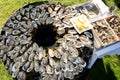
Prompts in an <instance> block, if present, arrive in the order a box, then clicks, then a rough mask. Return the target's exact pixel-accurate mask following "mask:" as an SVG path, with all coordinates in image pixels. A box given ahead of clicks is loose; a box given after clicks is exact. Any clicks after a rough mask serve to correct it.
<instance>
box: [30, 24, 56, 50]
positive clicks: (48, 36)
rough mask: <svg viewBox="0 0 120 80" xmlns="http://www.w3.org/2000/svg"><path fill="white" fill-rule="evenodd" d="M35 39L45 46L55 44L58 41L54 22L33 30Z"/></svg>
mask: <svg viewBox="0 0 120 80" xmlns="http://www.w3.org/2000/svg"><path fill="white" fill-rule="evenodd" d="M32 39H33V41H34V42H36V43H37V44H38V45H39V46H42V47H44V48H46V47H50V46H53V45H54V44H55V42H56V31H55V30H54V26H53V25H52V24H49V25H42V26H39V28H38V29H37V30H35V31H33V38H32Z"/></svg>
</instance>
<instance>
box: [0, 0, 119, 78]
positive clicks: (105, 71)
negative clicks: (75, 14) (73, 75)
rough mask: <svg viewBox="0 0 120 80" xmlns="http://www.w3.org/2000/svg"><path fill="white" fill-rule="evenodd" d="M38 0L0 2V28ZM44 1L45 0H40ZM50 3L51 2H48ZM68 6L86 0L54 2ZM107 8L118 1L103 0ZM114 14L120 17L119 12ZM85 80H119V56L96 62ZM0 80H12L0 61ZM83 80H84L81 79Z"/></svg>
mask: <svg viewBox="0 0 120 80" xmlns="http://www.w3.org/2000/svg"><path fill="white" fill-rule="evenodd" d="M36 1H40V0H0V26H1V27H2V26H3V25H4V24H5V22H6V20H7V19H8V18H9V16H10V15H11V14H12V13H13V12H15V11H16V10H18V9H19V8H21V7H22V6H24V5H26V4H28V3H31V2H36ZM41 1H45V0H41ZM49 1H52V0H49ZM54 1H58V2H61V3H65V4H68V5H74V4H80V3H83V2H85V1H88V0H54ZM104 2H105V3H106V4H107V5H108V6H112V5H117V4H118V2H120V0H104ZM116 13H117V14H118V15H120V10H119V9H117V11H116ZM84 77H85V80H120V56H116V55H114V56H105V57H104V58H103V59H102V60H98V61H97V62H96V63H95V64H94V66H93V67H92V69H91V70H89V71H88V73H87V74H86V75H85V76H84ZM0 80H12V78H11V76H10V75H9V74H8V73H7V71H6V69H5V68H4V66H3V64H2V62H1V60H0ZM81 80H84V79H81Z"/></svg>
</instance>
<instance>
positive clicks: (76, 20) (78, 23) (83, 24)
mask: <svg viewBox="0 0 120 80" xmlns="http://www.w3.org/2000/svg"><path fill="white" fill-rule="evenodd" d="M70 21H71V23H72V24H73V26H74V28H75V29H76V30H77V32H78V33H79V34H81V33H82V32H84V31H86V30H89V29H92V28H93V26H92V25H91V23H90V22H89V20H88V19H87V17H86V16H85V15H80V16H77V17H73V18H71V19H70Z"/></svg>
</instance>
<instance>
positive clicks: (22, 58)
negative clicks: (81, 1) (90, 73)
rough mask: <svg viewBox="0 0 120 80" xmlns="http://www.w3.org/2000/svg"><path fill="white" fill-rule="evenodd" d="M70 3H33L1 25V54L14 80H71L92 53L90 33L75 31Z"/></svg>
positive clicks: (74, 13)
mask: <svg viewBox="0 0 120 80" xmlns="http://www.w3.org/2000/svg"><path fill="white" fill-rule="evenodd" d="M76 15H78V13H77V11H76V10H74V9H72V8H71V7H69V6H66V5H64V4H61V3H56V2H36V3H32V4H29V5H26V6H24V7H23V8H21V9H19V10H18V11H17V12H15V13H14V14H13V15H12V16H11V17H10V18H9V19H8V21H7V22H6V24H5V25H4V27H3V28H2V32H1V36H0V57H1V58H2V61H3V63H4V65H5V67H6V69H7V70H8V72H9V74H11V75H12V77H13V78H16V79H17V80H63V79H64V78H68V79H74V78H75V76H76V75H79V74H81V73H83V72H84V70H85V69H86V66H87V63H88V60H89V58H90V56H91V55H92V52H93V34H92V32H91V31H86V32H84V33H82V34H78V33H77V31H76V30H75V29H74V27H73V25H72V24H71V22H70V20H69V19H70V18H72V17H74V16H76Z"/></svg>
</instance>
